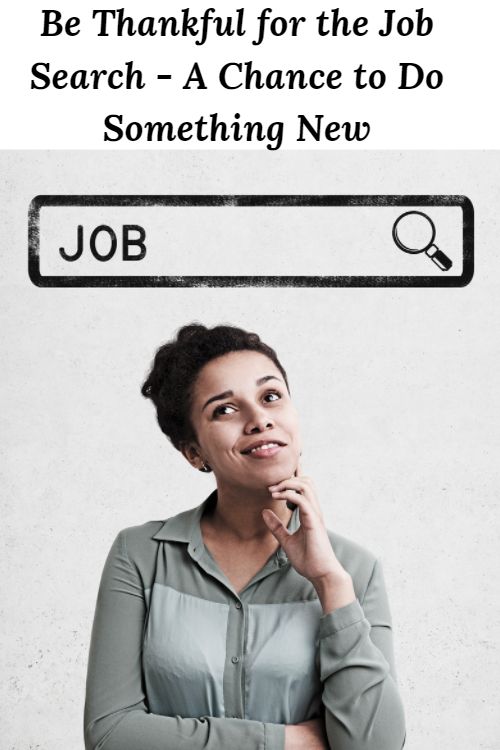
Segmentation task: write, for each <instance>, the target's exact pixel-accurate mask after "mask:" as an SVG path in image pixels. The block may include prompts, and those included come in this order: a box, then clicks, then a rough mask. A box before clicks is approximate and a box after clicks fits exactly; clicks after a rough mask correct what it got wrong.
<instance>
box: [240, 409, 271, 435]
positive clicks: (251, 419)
mask: <svg viewBox="0 0 500 750" xmlns="http://www.w3.org/2000/svg"><path fill="white" fill-rule="evenodd" d="M273 427H274V421H273V420H272V419H271V417H270V415H269V412H268V411H266V410H265V409H263V408H260V407H256V408H255V409H252V411H251V413H250V414H249V416H248V421H247V423H246V425H245V432H246V434H247V435H251V434H252V433H254V432H264V430H270V429H272V428H273Z"/></svg>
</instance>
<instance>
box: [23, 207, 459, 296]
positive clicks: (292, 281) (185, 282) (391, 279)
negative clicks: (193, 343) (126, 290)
mask: <svg viewBox="0 0 500 750" xmlns="http://www.w3.org/2000/svg"><path fill="white" fill-rule="evenodd" d="M63 206H71V207H79V206H81V207H100V206H102V207H106V206H107V207H115V208H120V207H125V208H126V207H162V206H179V207H189V206H192V207H201V206H204V207H206V206H213V207H220V208H229V209H230V208H231V207H249V208H252V207H255V206H287V207H290V206H295V207H297V208H307V207H310V206H322V207H332V208H337V207H340V206H342V207H344V206H353V207H363V206H372V207H377V206H380V207H382V206H384V207H385V206H394V207H401V208H408V207H415V206H419V207H420V206H421V207H434V206H440V207H441V206H448V207H460V208H461V209H462V216H463V221H462V236H463V271H462V274H461V275H460V276H444V275H440V276H362V275H356V276H75V275H67V276H42V274H41V273H40V210H41V209H42V208H44V207H63ZM28 237H29V239H28V273H29V277H30V279H31V281H32V282H33V284H35V285H36V286H38V287H177V288H179V287H187V288H190V287H323V288H324V287H464V286H466V285H467V284H469V282H470V281H471V279H472V277H473V275H474V208H473V205H472V203H471V201H470V200H469V198H466V197H465V196H463V195H38V196H36V198H34V199H33V200H32V201H31V204H30V207H29V211H28ZM389 239H390V237H389Z"/></svg>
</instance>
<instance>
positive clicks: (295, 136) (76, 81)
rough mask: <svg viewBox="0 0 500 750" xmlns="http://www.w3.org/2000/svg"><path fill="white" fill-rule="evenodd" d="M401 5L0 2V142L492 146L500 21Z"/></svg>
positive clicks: (491, 7) (483, 14) (57, 145)
mask: <svg viewBox="0 0 500 750" xmlns="http://www.w3.org/2000/svg"><path fill="white" fill-rule="evenodd" d="M415 5H416V4H415V3H409V2H403V3H398V4H397V8H395V7H392V6H391V4H390V3H383V2H380V0H376V1H375V2H373V1H372V2H354V3H348V4H344V5H343V6H337V7H333V8H332V7H330V5H325V4H322V3H318V2H313V3H306V4H305V3H299V2H297V1H296V0H294V1H291V2H290V1H287V2H285V1H284V0H279V1H277V2H275V3H273V4H272V7H267V6H266V4H262V5H259V4H255V3H252V4H248V5H246V6H238V7H236V4H235V3H230V2H228V1H227V0H225V1H222V2H218V3H217V4H215V5H214V6H213V7H212V6H211V5H210V4H208V3H206V4H205V3H202V2H192V3H190V4H189V5H188V6H186V4H185V3H184V2H169V3H162V4H161V3H152V2H144V3H139V2H137V1H136V2H129V3H128V4H127V6H116V5H114V4H113V3H111V2H109V0H107V1H106V2H100V3H98V4H90V3H88V2H81V1H80V2H78V1H77V0H73V1H70V2H65V3H59V4H58V3H53V4H51V5H50V6H47V5H46V3H44V2H42V1H41V0H30V1H29V2H27V3H9V4H7V5H6V7H5V8H4V10H3V11H2V28H1V35H2V39H1V49H2V51H1V55H2V58H3V59H2V89H3V96H4V101H7V102H8V106H7V107H6V108H5V109H4V114H3V117H2V120H1V123H0V143H1V145H2V147H4V148H11V149H12V148H51V149H70V148H72V149H74V148H106V149H113V148H120V149H122V148H136V149H137V148H156V149H157V148H168V149H193V148H194V149H214V148H215V149H221V148H228V149H235V148H238V149H242V148H243V149H246V148H248V149H267V150H269V151H277V150H280V149H285V148H286V149H318V148H320V149H339V148H364V149H375V148H391V149H393V148H397V149H411V148H427V149H429V148H433V149H448V148H462V149H463V148H468V149H470V148H497V147H498V145H499V140H500V136H499V131H498V127H497V123H496V118H495V117H494V116H493V109H494V106H495V102H496V99H497V96H496V91H497V85H496V71H497V30H498V27H499V21H500V8H499V7H498V6H497V5H496V4H494V3H492V2H491V0H478V1H477V2H476V3H474V5H473V6H469V5H465V6H464V5H452V4H450V3H449V2H444V0H439V1H436V0H434V1H431V2H428V3H427V4H425V5H422V6H419V7H415ZM478 118H479V121H478Z"/></svg>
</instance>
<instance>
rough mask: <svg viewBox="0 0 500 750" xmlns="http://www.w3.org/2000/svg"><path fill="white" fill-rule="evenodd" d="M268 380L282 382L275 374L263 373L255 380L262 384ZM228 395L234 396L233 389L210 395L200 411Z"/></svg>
mask: <svg viewBox="0 0 500 750" xmlns="http://www.w3.org/2000/svg"><path fill="white" fill-rule="evenodd" d="M268 380H279V381H280V383H281V382H282V381H281V379H280V378H278V377H277V376H276V375H264V376H263V377H262V378H259V379H258V380H256V381H255V384H256V385H264V383H267V381H268ZM230 396H234V391H224V393H218V394H217V395H216V396H210V398H209V399H208V401H205V403H204V404H203V406H202V409H201V410H202V411H203V410H204V409H205V408H206V407H207V406H208V405H209V404H211V403H213V402H214V401H222V400H223V399H225V398H230Z"/></svg>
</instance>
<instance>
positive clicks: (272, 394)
mask: <svg viewBox="0 0 500 750" xmlns="http://www.w3.org/2000/svg"><path fill="white" fill-rule="evenodd" d="M280 398H281V394H280V393H278V392H277V391H269V393H266V395H265V396H264V401H267V402H269V401H279V399H280Z"/></svg>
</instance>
